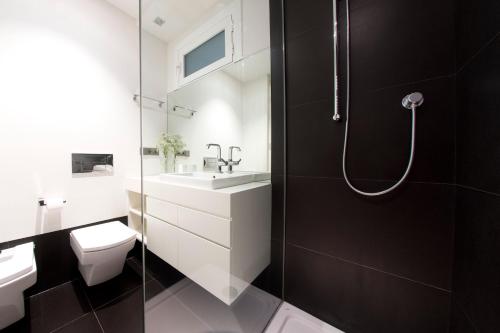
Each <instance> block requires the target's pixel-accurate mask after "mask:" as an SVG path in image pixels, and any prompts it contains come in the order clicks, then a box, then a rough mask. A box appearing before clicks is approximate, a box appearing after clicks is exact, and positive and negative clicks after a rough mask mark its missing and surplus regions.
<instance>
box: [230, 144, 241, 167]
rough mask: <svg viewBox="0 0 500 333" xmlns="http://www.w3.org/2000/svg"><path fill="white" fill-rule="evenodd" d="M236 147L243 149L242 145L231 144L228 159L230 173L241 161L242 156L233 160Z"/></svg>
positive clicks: (238, 149) (239, 149)
mask: <svg viewBox="0 0 500 333" xmlns="http://www.w3.org/2000/svg"><path fill="white" fill-rule="evenodd" d="M234 149H236V150H237V151H241V148H240V147H236V146H231V147H229V155H228V159H227V172H228V173H233V165H238V164H240V162H241V158H240V159H239V160H237V161H233V150H234Z"/></svg>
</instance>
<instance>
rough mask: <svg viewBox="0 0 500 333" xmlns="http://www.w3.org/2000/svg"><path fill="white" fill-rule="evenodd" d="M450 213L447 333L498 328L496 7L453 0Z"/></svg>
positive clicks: (499, 7)
mask: <svg viewBox="0 0 500 333" xmlns="http://www.w3.org/2000/svg"><path fill="white" fill-rule="evenodd" d="M456 15H457V19H456V30H457V54H456V57H457V65H458V66H457V69H458V71H457V77H456V78H457V130H456V132H457V188H458V190H457V205H456V210H457V212H456V216H457V218H456V239H455V265H454V273H453V295H454V297H453V301H454V304H453V312H452V317H451V332H453V333H462V332H481V333H484V332H498V327H499V326H500V316H499V315H498V314H499V313H500V284H499V281H500V260H499V259H498V253H500V245H499V244H500V222H499V221H500V171H499V168H498V166H499V165H500V148H499V144H498V143H499V142H500V135H499V131H498V126H497V124H499V123H500V114H499V113H498V110H499V109H500V102H499V98H498V96H499V94H498V92H499V91H500V60H499V59H500V20H499V17H500V3H499V2H498V1H495V0H484V1H463V0H457V8H456Z"/></svg>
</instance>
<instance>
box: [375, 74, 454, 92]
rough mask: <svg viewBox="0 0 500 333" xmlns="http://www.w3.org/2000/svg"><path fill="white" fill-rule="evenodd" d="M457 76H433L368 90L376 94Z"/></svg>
mask: <svg viewBox="0 0 500 333" xmlns="http://www.w3.org/2000/svg"><path fill="white" fill-rule="evenodd" d="M455 75H456V74H455V73H451V74H444V75H438V76H432V77H429V78H425V79H421V80H417V81H410V82H402V83H395V84H392V85H389V86H385V87H380V88H375V89H367V91H368V92H370V93H374V92H379V91H382V90H386V89H391V88H398V87H404V86H410V85H414V84H419V83H426V82H430V81H438V80H443V79H451V78H453V77H455Z"/></svg>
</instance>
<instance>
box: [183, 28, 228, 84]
mask: <svg viewBox="0 0 500 333" xmlns="http://www.w3.org/2000/svg"><path fill="white" fill-rule="evenodd" d="M225 35H226V31H225V30H224V31H221V32H219V33H218V34H217V35H215V36H213V37H212V38H210V39H209V40H207V41H206V42H204V43H203V44H201V45H200V46H198V47H197V48H195V49H194V50H192V51H190V52H188V53H186V54H185V55H184V77H187V76H189V75H191V74H193V73H195V72H197V71H199V70H200V69H202V68H204V67H206V66H208V65H210V64H212V63H214V62H216V61H217V60H219V59H222V58H224V57H225V56H226V36H225Z"/></svg>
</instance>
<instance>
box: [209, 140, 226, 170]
mask: <svg viewBox="0 0 500 333" xmlns="http://www.w3.org/2000/svg"><path fill="white" fill-rule="evenodd" d="M210 147H216V148H217V169H218V170H219V173H222V167H223V166H225V165H227V163H228V162H227V161H226V160H224V159H223V158H222V156H221V149H220V145H219V144H217V143H209V144H207V149H210Z"/></svg>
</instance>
